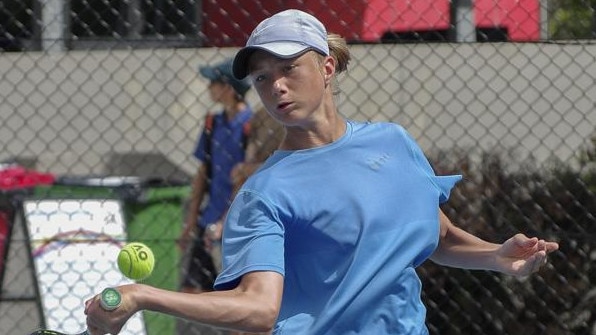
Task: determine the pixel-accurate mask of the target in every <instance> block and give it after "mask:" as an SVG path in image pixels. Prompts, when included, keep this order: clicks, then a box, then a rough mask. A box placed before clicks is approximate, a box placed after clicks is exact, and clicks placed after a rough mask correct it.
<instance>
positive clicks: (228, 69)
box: [199, 59, 250, 96]
mask: <svg viewBox="0 0 596 335" xmlns="http://www.w3.org/2000/svg"><path fill="white" fill-rule="evenodd" d="M199 73H200V74H201V75H202V76H203V77H205V78H207V79H209V80H211V81H220V82H222V83H227V84H230V85H231V86H232V87H233V88H234V91H236V93H238V94H240V95H242V96H244V95H245V94H246V92H247V91H248V90H249V89H250V82H248V81H247V80H239V79H236V78H235V77H234V75H233V74H232V59H226V60H225V61H223V62H221V63H218V64H216V65H213V66H199Z"/></svg>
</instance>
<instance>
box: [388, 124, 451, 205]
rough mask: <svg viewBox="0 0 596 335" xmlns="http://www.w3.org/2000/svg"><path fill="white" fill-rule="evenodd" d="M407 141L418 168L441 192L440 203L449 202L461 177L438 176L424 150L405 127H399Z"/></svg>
mask: <svg viewBox="0 0 596 335" xmlns="http://www.w3.org/2000/svg"><path fill="white" fill-rule="evenodd" d="M399 128H400V129H401V131H402V133H403V135H404V138H405V139H406V142H407V144H408V146H409V148H410V152H411V153H412V155H413V156H414V159H415V160H416V163H417V164H418V166H419V167H420V168H421V169H422V170H423V171H424V172H425V173H426V174H427V175H428V176H429V178H430V179H431V181H432V182H433V183H434V185H435V186H436V187H437V189H438V190H439V203H444V202H446V201H447V200H449V195H450V194H451V190H452V189H453V187H455V184H456V183H457V182H459V181H460V180H461V179H462V176H461V175H447V176H437V175H436V174H435V171H434V169H433V168H432V166H431V164H430V162H429V161H428V158H427V157H426V155H425V154H424V152H423V151H422V148H420V146H419V145H418V143H417V142H416V140H415V139H414V138H413V137H412V135H410V133H408V132H407V131H406V130H405V129H404V128H403V127H399Z"/></svg>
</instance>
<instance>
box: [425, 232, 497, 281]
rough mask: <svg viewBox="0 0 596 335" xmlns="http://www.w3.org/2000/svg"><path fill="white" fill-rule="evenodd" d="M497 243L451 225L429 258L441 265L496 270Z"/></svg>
mask: <svg viewBox="0 0 596 335" xmlns="http://www.w3.org/2000/svg"><path fill="white" fill-rule="evenodd" d="M498 248H499V245H498V244H494V243H490V242H487V241H484V240H482V239H480V238H478V237H476V236H474V235H472V234H469V233H468V232H466V231H464V230H462V229H461V228H458V227H456V226H451V227H450V228H449V229H448V231H447V233H446V234H445V236H444V237H443V238H441V241H440V242H439V246H438V248H437V250H436V251H435V253H434V254H433V255H432V256H431V259H432V260H433V261H434V262H436V263H438V264H441V265H445V266H451V267H457V268H464V269H476V270H496V262H495V260H496V251H497V249H498Z"/></svg>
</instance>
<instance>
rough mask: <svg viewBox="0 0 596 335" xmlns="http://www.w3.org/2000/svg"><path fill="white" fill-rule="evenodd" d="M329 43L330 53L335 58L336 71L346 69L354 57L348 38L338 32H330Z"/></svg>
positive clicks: (339, 71) (340, 71)
mask: <svg viewBox="0 0 596 335" xmlns="http://www.w3.org/2000/svg"><path fill="white" fill-rule="evenodd" d="M327 44H328V45H329V54H330V55H331V57H333V58H334V59H335V63H336V67H335V73H338V74H339V73H342V72H344V71H346V70H347V69H348V64H349V63H350V60H351V59H352V57H351V56H350V49H349V48H348V43H347V42H346V40H345V39H344V38H343V37H341V36H340V35H338V34H335V33H328V34H327Z"/></svg>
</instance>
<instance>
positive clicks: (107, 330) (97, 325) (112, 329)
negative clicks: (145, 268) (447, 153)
mask: <svg viewBox="0 0 596 335" xmlns="http://www.w3.org/2000/svg"><path fill="white" fill-rule="evenodd" d="M134 286H135V284H129V285H123V286H120V287H117V288H116V289H117V290H118V292H120V296H121V299H122V300H121V302H120V305H119V306H118V308H116V309H114V310H111V311H106V310H105V309H104V308H103V307H102V306H101V303H100V299H101V297H100V295H96V296H95V297H93V298H91V299H89V300H87V301H85V315H87V331H88V332H89V334H90V335H104V334H113V335H117V334H119V333H120V331H121V330H122V327H124V324H125V323H126V321H128V319H129V318H130V317H131V316H132V315H133V314H134V313H135V312H136V309H135V307H134V306H133V303H132V301H131V299H130V297H129V295H130V294H131V293H130V292H131V291H132V290H133V289H134Z"/></svg>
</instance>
